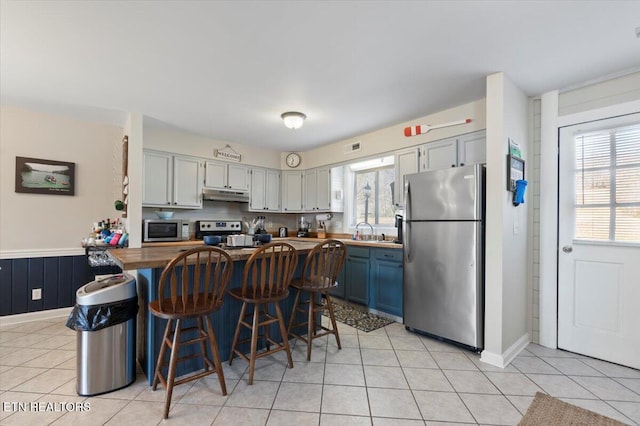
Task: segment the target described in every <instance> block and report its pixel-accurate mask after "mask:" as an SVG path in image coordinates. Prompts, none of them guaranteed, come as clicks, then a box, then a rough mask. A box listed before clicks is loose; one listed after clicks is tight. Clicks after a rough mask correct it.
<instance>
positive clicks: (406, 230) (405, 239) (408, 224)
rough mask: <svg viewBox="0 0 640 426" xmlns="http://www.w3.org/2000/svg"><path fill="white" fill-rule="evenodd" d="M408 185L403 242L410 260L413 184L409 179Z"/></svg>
mask: <svg viewBox="0 0 640 426" xmlns="http://www.w3.org/2000/svg"><path fill="white" fill-rule="evenodd" d="M405 186H406V190H405V194H404V206H405V213H404V219H405V221H404V225H405V226H404V227H403V233H404V235H403V236H402V243H403V244H404V252H405V255H406V256H407V260H408V261H410V260H411V247H410V246H409V240H410V239H411V221H410V219H411V184H410V182H409V181H407V182H406V184H405Z"/></svg>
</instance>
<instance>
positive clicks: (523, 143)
mask: <svg viewBox="0 0 640 426" xmlns="http://www.w3.org/2000/svg"><path fill="white" fill-rule="evenodd" d="M527 108H528V100H527V97H526V95H525V94H524V93H523V92H522V91H521V90H520V89H519V88H518V87H517V86H516V85H515V84H514V83H513V82H512V81H511V80H510V79H509V78H508V77H507V76H506V75H505V74H504V73H497V74H492V75H490V76H488V77H487V198H486V203H487V212H486V217H487V220H486V260H485V268H486V270H485V350H484V351H483V353H482V360H483V361H485V362H488V363H490V364H493V365H497V366H504V365H506V364H508V363H509V362H510V361H511V358H512V357H513V356H515V355H516V354H517V352H518V351H519V350H520V349H521V347H524V345H526V344H527V343H528V342H529V337H528V333H527V331H528V329H529V326H528V322H527V320H528V315H527V312H528V309H529V307H528V303H527V301H528V290H527V289H528V274H527V208H526V204H525V205H521V206H519V207H514V206H513V204H512V200H513V194H512V193H511V192H509V191H507V190H506V155H507V153H508V152H509V151H508V150H509V144H508V139H512V140H514V141H515V142H517V143H518V144H519V145H520V148H521V150H522V155H523V159H524V160H525V161H526V160H527V145H528V134H527V124H528V122H527ZM528 166H529V165H528V164H527V168H526V169H525V177H527V176H528V173H529V171H528ZM526 200H530V193H529V194H527V197H526V199H525V201H526ZM514 230H516V232H517V233H514Z"/></svg>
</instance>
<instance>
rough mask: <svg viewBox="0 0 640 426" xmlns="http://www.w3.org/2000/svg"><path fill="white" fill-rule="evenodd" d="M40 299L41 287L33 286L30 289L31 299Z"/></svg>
mask: <svg viewBox="0 0 640 426" xmlns="http://www.w3.org/2000/svg"><path fill="white" fill-rule="evenodd" d="M40 299H42V289H41V288H34V289H32V290H31V300H40Z"/></svg>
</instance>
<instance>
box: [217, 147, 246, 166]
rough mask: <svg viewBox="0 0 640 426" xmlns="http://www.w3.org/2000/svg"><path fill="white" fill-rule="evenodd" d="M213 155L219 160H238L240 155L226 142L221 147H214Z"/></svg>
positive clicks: (240, 158)
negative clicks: (225, 144)
mask: <svg viewBox="0 0 640 426" xmlns="http://www.w3.org/2000/svg"><path fill="white" fill-rule="evenodd" d="M213 156H214V157H216V158H219V159H221V160H226V161H236V162H238V163H239V162H240V160H242V156H241V155H240V154H238V153H237V152H235V151H234V150H233V148H231V147H230V146H229V145H228V144H227V146H225V147H224V148H222V149H214V150H213Z"/></svg>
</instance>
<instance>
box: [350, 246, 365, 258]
mask: <svg viewBox="0 0 640 426" xmlns="http://www.w3.org/2000/svg"><path fill="white" fill-rule="evenodd" d="M347 255H348V256H350V257H366V258H367V259H368V258H369V248H368V247H347Z"/></svg>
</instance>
